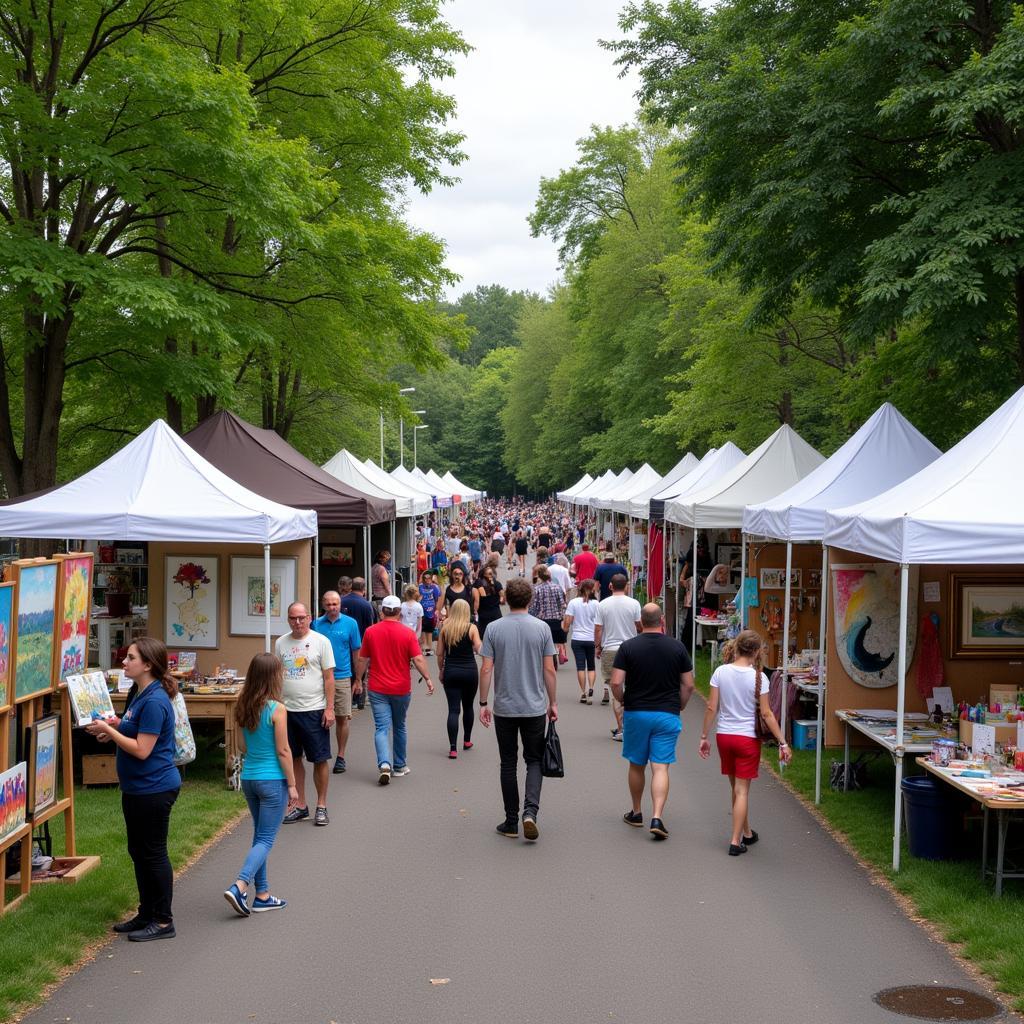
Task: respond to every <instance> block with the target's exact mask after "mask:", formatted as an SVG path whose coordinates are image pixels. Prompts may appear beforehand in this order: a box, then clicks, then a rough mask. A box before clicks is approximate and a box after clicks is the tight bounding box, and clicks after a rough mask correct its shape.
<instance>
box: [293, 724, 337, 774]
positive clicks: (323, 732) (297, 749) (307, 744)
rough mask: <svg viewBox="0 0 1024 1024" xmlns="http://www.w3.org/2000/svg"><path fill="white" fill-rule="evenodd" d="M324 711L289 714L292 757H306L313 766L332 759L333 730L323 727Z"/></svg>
mask: <svg viewBox="0 0 1024 1024" xmlns="http://www.w3.org/2000/svg"><path fill="white" fill-rule="evenodd" d="M323 718H324V713H323V711H289V712H288V746H289V747H291V748H292V757H304V758H305V759H306V760H307V761H309V762H310V763H311V764H320V762H321V761H330V759H331V730H330V729H325V728H324V726H323Z"/></svg>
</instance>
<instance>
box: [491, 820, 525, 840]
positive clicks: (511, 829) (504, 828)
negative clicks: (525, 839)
mask: <svg viewBox="0 0 1024 1024" xmlns="http://www.w3.org/2000/svg"><path fill="white" fill-rule="evenodd" d="M494 831H495V832H497V833H498V835H500V836H508V838H509V839H515V838H516V837H517V836H518V835H519V825H518V823H517V822H514V821H509V820H508V818H506V819H505V820H504V821H503V822H502V823H501V824H500V825H497V826H496V827H495V829H494Z"/></svg>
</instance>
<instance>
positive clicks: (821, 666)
mask: <svg viewBox="0 0 1024 1024" xmlns="http://www.w3.org/2000/svg"><path fill="white" fill-rule="evenodd" d="M828 587H829V583H828V545H827V544H822V545H821V620H820V622H819V624H818V731H817V741H816V742H815V745H814V747H815V749H814V802H815V803H816V804H820V803H821V751H822V747H823V746H824V744H825V737H824V736H823V735H822V733H823V732H824V731H825V636H826V634H827V632H828V617H827V615H826V608H827V607H828Z"/></svg>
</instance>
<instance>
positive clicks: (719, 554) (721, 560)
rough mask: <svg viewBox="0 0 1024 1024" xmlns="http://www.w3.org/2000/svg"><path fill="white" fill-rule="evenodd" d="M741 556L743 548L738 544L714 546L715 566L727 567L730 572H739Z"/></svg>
mask: <svg viewBox="0 0 1024 1024" xmlns="http://www.w3.org/2000/svg"><path fill="white" fill-rule="evenodd" d="M742 555H743V547H742V545H740V544H716V545H715V564H716V565H727V566H729V568H730V570H732V569H735V570H736V572H739V571H740V561H741V558H742Z"/></svg>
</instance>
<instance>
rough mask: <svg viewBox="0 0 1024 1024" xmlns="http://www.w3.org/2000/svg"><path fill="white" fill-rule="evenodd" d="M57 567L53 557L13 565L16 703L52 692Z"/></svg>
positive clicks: (25, 559) (13, 656) (13, 641)
mask: <svg viewBox="0 0 1024 1024" xmlns="http://www.w3.org/2000/svg"><path fill="white" fill-rule="evenodd" d="M58 568H59V563H58V562H57V560H56V559H53V558H22V559H19V560H18V561H17V562H12V563H11V579H12V581H13V583H14V591H15V593H14V616H13V619H14V623H15V628H14V637H13V640H12V642H11V647H12V649H13V654H12V673H13V678H14V684H13V689H14V700H13V703H15V704H18V703H20V702H21V701H25V700H30V699H31V698H32V697H38V696H39V695H40V694H43V693H49V692H50V691H52V690H53V660H54V650H55V648H56V646H57V645H56V642H55V641H56V629H55V628H54V619H55V618H56V614H55V613H56V608H57V570H58Z"/></svg>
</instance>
